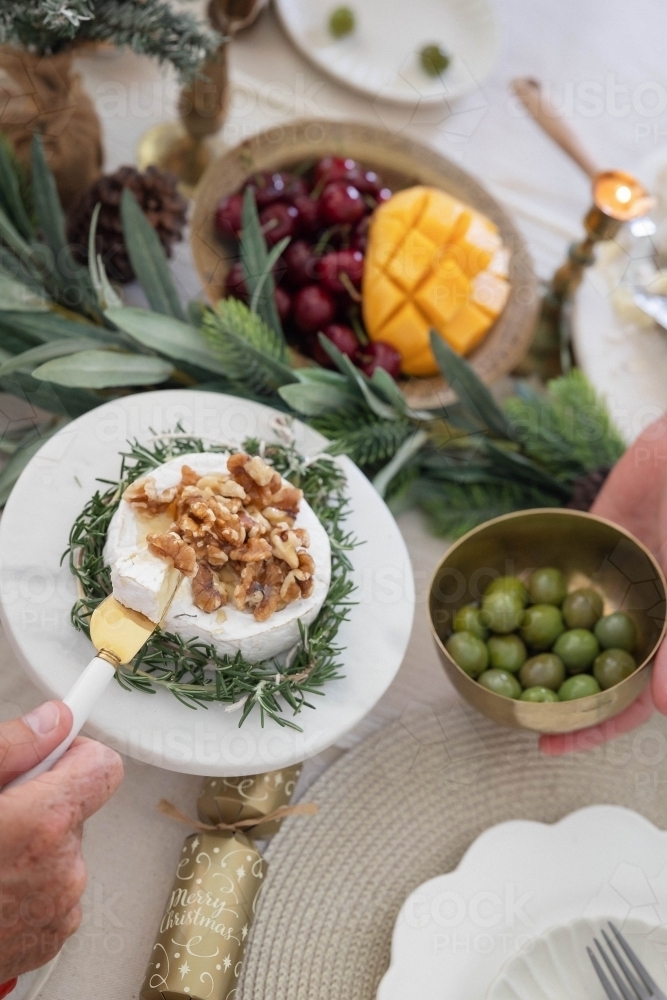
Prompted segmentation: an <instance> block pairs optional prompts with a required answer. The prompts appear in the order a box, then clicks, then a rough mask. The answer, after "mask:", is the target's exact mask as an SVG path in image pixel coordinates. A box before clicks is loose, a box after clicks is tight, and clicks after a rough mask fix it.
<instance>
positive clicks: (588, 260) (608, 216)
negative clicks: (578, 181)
mask: <svg viewBox="0 0 667 1000" xmlns="http://www.w3.org/2000/svg"><path fill="white" fill-rule="evenodd" d="M652 205H653V198H652V197H651V196H650V195H649V193H648V191H647V190H646V188H645V187H644V186H643V184H641V183H640V182H639V181H638V180H637V178H636V177H633V175H632V174H628V173H626V172H625V171H623V170H604V171H602V172H601V173H599V174H597V175H596V176H595V177H594V179H593V204H592V206H591V207H590V208H589V210H588V211H587V212H586V215H585V216H584V230H585V236H584V238H583V239H582V240H580V241H579V242H577V243H573V244H572V246H571V247H570V249H569V251H568V255H567V259H566V260H565V262H564V263H563V264H561V266H560V267H559V268H558V270H557V271H556V273H555V274H554V276H553V278H552V279H551V282H550V284H549V285H548V287H547V289H546V292H545V295H544V299H543V301H542V311H541V314H540V319H539V321H538V327H537V331H536V334H535V340H534V341H533V346H532V348H531V355H532V359H531V360H532V362H533V364H534V367H535V368H536V369H537V371H538V373H539V374H540V375H541V377H542V378H553V377H555V376H557V375H559V374H561V373H562V372H566V371H568V370H569V369H570V368H571V367H572V354H571V347H570V345H571V339H572V337H571V329H572V324H571V314H572V301H573V296H574V293H575V292H576V290H577V288H578V287H579V285H580V284H581V281H582V279H583V276H584V271H585V269H586V268H587V267H589V266H590V265H591V264H592V263H593V260H594V259H595V248H596V245H597V244H598V243H600V242H601V241H602V240H610V239H613V237H614V236H615V235H616V233H617V232H618V231H619V229H620V228H621V227H622V226H623V225H624V224H625V223H627V222H633V221H635V220H637V219H640V218H642V217H643V216H645V215H646V214H647V212H649V210H650V209H651V207H652Z"/></svg>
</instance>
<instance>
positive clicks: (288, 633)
mask: <svg viewBox="0 0 667 1000" xmlns="http://www.w3.org/2000/svg"><path fill="white" fill-rule="evenodd" d="M227 457H228V456H227V454H221V453H218V452H201V453H195V454H191V455H181V456H179V457H178V458H176V459H172V461H170V462H166V463H165V464H164V465H161V466H159V467H158V468H157V469H155V470H154V471H153V472H152V473H151V474H150V475H151V477H152V478H153V480H154V481H155V485H156V489H157V492H158V493H161V492H163V491H164V490H166V489H168V488H169V487H170V486H176V485H177V484H178V483H179V482H180V480H181V468H182V466H183V465H188V466H189V467H190V468H191V469H194V471H195V472H197V473H198V474H199V475H201V476H204V475H207V474H209V473H215V472H226V471H227ZM160 517H162V518H164V515H160ZM158 524H159V527H158V529H157V530H158V531H166V530H167V528H168V525H165V524H164V523H160V522H159V521H158ZM153 525H154V519H148V518H145V517H143V516H142V515H141V514H138V513H137V511H136V509H135V508H134V507H132V506H131V505H130V504H129V503H127V502H126V501H125V500H122V499H121V501H120V504H119V506H118V510H117V511H116V513H115V514H114V516H113V518H112V520H111V523H110V525H109V530H108V533H107V541H106V545H105V548H104V561H105V563H106V564H107V565H108V566H109V567H110V568H111V582H112V585H113V594H114V597H116V599H117V600H119V601H120V602H121V604H124V605H125V606H126V607H128V608H132V609H133V610H135V611H139V612H141V613H142V614H144V615H146V617H147V618H150V620H151V621H159V619H160V617H161V614H162V609H163V608H164V606H165V603H166V600H167V598H168V596H169V594H170V593H171V592H172V589H173V586H174V585H175V583H176V580H177V575H178V574H177V571H176V570H174V568H173V567H172V566H170V564H169V563H168V562H167V560H165V559H162V558H160V557H159V556H156V555H153V553H152V552H149V550H148V545H147V542H146V535H147V534H148V533H150V532H152V531H153V530H155V529H154V527H153ZM295 527H297V528H306V529H307V531H308V532H309V534H310V547H309V549H308V552H309V553H310V555H311V556H312V557H313V561H314V563H315V574H314V584H315V586H314V589H313V592H312V594H311V595H310V597H307V598H301V599H299V600H296V601H293V602H292V603H291V604H288V605H287V607H285V608H283V609H282V610H281V611H274V613H273V614H272V615H271V617H270V618H269V619H268V620H267V621H264V622H258V621H256V620H255V618H254V617H253V616H252V614H250V613H249V612H247V611H239V610H238V609H237V608H236V606H235V604H234V603H233V601H231V600H230V601H229V603H228V604H227V605H225V607H224V608H222V609H221V610H220V611H219V612H213V613H212V614H208V613H206V612H204V611H201V610H200V609H199V608H197V607H196V606H195V604H194V602H193V599H192V582H191V580H190V579H188V578H185V577H184V578H183V579H182V581H181V584H180V586H179V588H178V591H177V593H176V595H175V597H174V599H173V601H172V604H171V607H170V609H169V611H168V612H167V616H166V618H165V620H164V622H163V625H162V627H163V629H164V630H165V631H166V632H175V633H177V634H178V635H180V636H182V637H183V638H184V639H199V640H200V641H201V642H205V643H210V644H212V645H214V646H215V647H216V650H217V651H218V652H219V653H221V654H222V655H229V656H235V655H236V654H237V653H239V652H240V653H241V655H242V656H243V657H245V658H246V659H248V660H252V661H259V660H266V659H271V658H272V657H274V656H278V655H279V654H280V653H284V652H285V651H286V650H288V649H290V648H291V647H292V646H294V645H295V644H296V643H298V642H299V638H300V633H299V621H302V622H303V623H304V624H310V623H311V622H312V621H313V620H314V619H315V618H316V616H317V614H318V612H319V610H320V608H321V607H322V605H323V603H324V600H325V598H326V596H327V593H328V591H329V584H330V582H331V547H330V544H329V538H328V535H327V533H326V531H325V530H324V528H323V526H322V524H321V522H320V520H319V519H318V517H317V516H316V514H315V513H314V511H313V510H312V508H311V507H310V506H309V505H308V503H307V502H306V501H305V500H302V501H301V503H300V506H299V514H298V516H297V518H296V521H295Z"/></svg>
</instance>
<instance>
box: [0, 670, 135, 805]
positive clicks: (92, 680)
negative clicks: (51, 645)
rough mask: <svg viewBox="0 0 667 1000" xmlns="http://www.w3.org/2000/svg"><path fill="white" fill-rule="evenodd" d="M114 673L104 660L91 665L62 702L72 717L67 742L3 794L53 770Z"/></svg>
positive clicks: (61, 744) (11, 784) (23, 775)
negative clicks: (67, 707)
mask: <svg viewBox="0 0 667 1000" xmlns="http://www.w3.org/2000/svg"><path fill="white" fill-rule="evenodd" d="M115 673H116V670H115V667H112V666H111V664H110V663H109V662H108V661H107V660H104V659H102V657H101V656H95V657H94V658H93V659H92V660H91V661H90V663H89V664H88V666H87V667H86V669H85V670H84V671H83V673H82V674H81V676H80V677H79V678H78V680H77V681H76V682H75V683H74V685H73V687H72V688H70V690H69V692H68V694H67V695H66V696H65V698H63V701H64V702H65V704H66V705H68V706H69V708H70V710H71V712H72V716H73V719H72V728H71V729H70V731H69V733H68V734H67V736H66V737H65V739H64V740H63V741H62V743H60V744H59V745H58V746H57V747H56V748H55V750H52V751H51V753H50V754H49V755H48V757H45V758H44V760H42V761H40V763H39V764H35V766H34V767H31V768H30V770H29V771H26V772H25V774H20V775H19V776H18V778H14V780H13V781H10V782H9V784H8V785H5V787H4V789H3V791H6V790H7V789H8V788H14V787H15V786H16V785H23V784H24V783H25V782H26V781H30V779H31V778H36V777H38V775H40V774H44V773H45V772H46V771H50V770H51V768H52V767H53V765H54V764H55V763H56V761H58V760H60V758H61V757H62V755H63V754H64V753H65V752H66V751H67V750H69V748H70V746H71V745H72V743H73V742H74V740H75V739H76V737H77V736H78V735H79V731H80V729H81V727H82V726H83V724H84V722H85V721H86V719H87V718H88V716H89V715H90V712H91V710H92V708H93V706H94V705H95V703H96V702H97V701H98V699H99V698H100V697H101V695H102V694H103V692H104V690H105V688H106V687H107V685H108V683H109V681H110V680H111V678H112V677H113V675H114V674H115Z"/></svg>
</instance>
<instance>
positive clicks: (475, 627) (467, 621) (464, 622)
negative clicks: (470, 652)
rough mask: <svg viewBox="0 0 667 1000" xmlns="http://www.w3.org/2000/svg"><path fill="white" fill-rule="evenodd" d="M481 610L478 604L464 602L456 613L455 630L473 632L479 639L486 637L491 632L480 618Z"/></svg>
mask: <svg viewBox="0 0 667 1000" xmlns="http://www.w3.org/2000/svg"><path fill="white" fill-rule="evenodd" d="M479 615H480V610H479V608H478V607H477V605H476V604H464V605H463V607H462V608H459V610H458V611H457V612H456V614H455V615H454V631H455V632H472V634H473V635H475V636H477V638H478V639H486V637H487V635H488V634H489V631H488V629H485V628H484V626H483V625H482V623H481V621H480V620H479Z"/></svg>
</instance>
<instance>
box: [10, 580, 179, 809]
mask: <svg viewBox="0 0 667 1000" xmlns="http://www.w3.org/2000/svg"><path fill="white" fill-rule="evenodd" d="M182 579H183V576H182V574H181V573H179V574H178V579H177V581H176V585H175V587H174V589H173V591H172V592H171V595H170V596H169V599H168V601H167V603H166V605H165V608H164V611H163V612H162V615H161V616H160V621H159V622H152V621H151V620H150V618H146V616H145V615H142V614H139V612H138V611H132V610H131V608H126V607H125V605H124V604H121V603H120V601H117V600H116V598H115V597H113V596H109V597H107V598H105V599H104V600H103V601H102V603H101V604H100V605H99V606H98V607H97V608H95V610H94V611H93V614H92V617H91V619H90V638H91V641H92V643H93V645H94V647H95V649H96V650H97V656H95V657H93V659H92V660H91V661H90V663H89V664H88V666H87V667H86V669H85V670H84V671H83V673H82V674H81V676H80V677H79V678H78V680H77V681H75V683H74V685H73V687H72V688H70V690H69V692H68V693H67V695H66V696H65V697H64V698H63V701H64V703H65V704H66V705H68V706H69V708H70V710H71V712H72V728H71V730H70V731H69V733H68V734H67V736H66V737H65V739H64V740H63V741H62V743H60V744H59V745H58V746H57V747H56V748H55V750H53V751H52V752H51V753H50V754H49V755H48V757H45V758H44V760H43V761H40V763H39V764H36V765H35V766H34V767H31V768H30V770H29V771H26V772H25V774H20V775H19V776H18V778H14V780H13V781H10V783H9V784H8V785H5V789H4V790H6V789H7V788H12V787H14V786H15V785H22V784H24V782H26V781H30V779H31V778H36V777H37V776H38V775H40V774H44V772H45V771H50V770H51V768H52V767H53V765H54V764H55V763H56V761H57V760H60V758H61V757H62V755H63V754H64V753H65V751H66V750H68V749H69V747H70V746H71V744H72V743H73V742H74V740H75V739H76V737H77V736H78V734H79V731H80V730H81V727H82V726H83V724H84V722H85V721H86V719H87V718H88V716H89V715H90V712H91V711H92V709H93V706H94V705H95V704H96V702H97V700H98V699H99V698H100V697H101V696H102V694H103V692H104V690H105V689H106V687H107V685H108V684H109V681H110V680H111V678H112V677H113V676H114V674H115V673H116V670H117V669H118V667H120V666H123V665H124V664H126V663H130V662H131V661H132V660H133V659H134V657H135V656H136V655H137V653H138V652H139V650H140V649H142V647H143V646H145V645H146V643H147V642H148V640H149V639H150V637H151V636H152V634H153V632H154V631H155V629H156V628H158V626H159V625H161V624H162V622H163V621H164V619H165V617H166V614H167V612H168V610H169V608H170V607H171V602H172V601H173V599H174V597H175V595H176V591H177V590H178V588H179V587H180V585H181V580H182Z"/></svg>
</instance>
